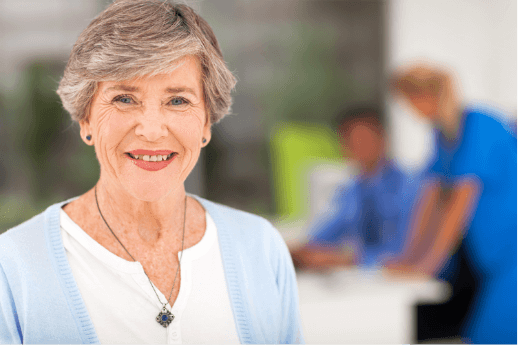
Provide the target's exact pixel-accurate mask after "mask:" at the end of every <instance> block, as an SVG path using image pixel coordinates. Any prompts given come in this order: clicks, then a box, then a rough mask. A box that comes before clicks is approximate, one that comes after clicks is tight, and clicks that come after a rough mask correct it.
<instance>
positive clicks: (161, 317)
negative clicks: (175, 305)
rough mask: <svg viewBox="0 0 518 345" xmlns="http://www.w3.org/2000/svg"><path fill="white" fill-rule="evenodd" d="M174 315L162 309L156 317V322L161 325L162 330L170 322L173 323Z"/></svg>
mask: <svg viewBox="0 0 518 345" xmlns="http://www.w3.org/2000/svg"><path fill="white" fill-rule="evenodd" d="M173 319H174V315H173V314H171V312H170V311H169V310H167V309H166V308H165V307H164V308H163V309H162V311H161V312H160V314H158V316H157V317H156V322H158V323H159V324H161V325H162V326H163V327H164V328H167V326H169V324H170V323H171V322H173Z"/></svg>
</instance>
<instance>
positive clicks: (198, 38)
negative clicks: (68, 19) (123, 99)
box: [57, 0, 236, 123]
mask: <svg viewBox="0 0 518 345" xmlns="http://www.w3.org/2000/svg"><path fill="white" fill-rule="evenodd" d="M188 55H193V56H196V57H197V58H198V60H199V61H200V63H201V69H202V84H203V92H204V97H205V106H206V109H207V113H208V115H210V121H211V123H216V122H218V121H219V120H221V119H222V118H223V117H224V116H225V115H227V114H228V113H229V112H230V107H231V105H232V97H231V96H230V92H231V91H232V89H233V88H234V86H235V84H236V78H235V77H234V75H233V74H232V72H230V70H229V69H228V67H227V65H226V63H225V61H224V60H223V54H222V53H221V49H220V47H219V44H218V41H217V39H216V36H215V35H214V32H213V31H212V29H211V27H210V26H209V24H208V23H207V22H206V21H205V20H204V19H203V18H202V17H200V16H199V15H198V14H196V13H195V12H194V10H193V9H192V8H190V7H189V6H187V5H184V4H175V3H172V2H170V1H167V0H165V1H161V0H118V1H115V2H114V3H112V4H111V5H110V6H109V7H108V8H106V9H105V10H104V11H103V12H101V13H100V14H99V15H98V16H97V17H96V18H95V19H94V20H93V21H92V22H91V23H90V25H88V27H87V28H86V29H85V30H84V31H83V32H82V33H81V35H80V36H79V38H78V39H77V42H76V43H75V44H74V47H73V48H72V52H71V54H70V58H69V60H68V63H67V66H66V68H65V73H64V75H63V78H62V79H61V82H60V83H59V88H58V90H57V93H58V95H59V96H60V97H61V102H62V103H63V107H64V108H65V109H66V110H67V111H68V112H69V113H70V116H71V117H72V120H74V121H77V122H80V121H82V120H85V119H87V117H88V115H89V111H90V105H91V102H92V99H93V97H94V95H95V93H96V92H97V84H98V82H101V81H122V80H128V79H132V78H136V77H142V76H145V75H157V74H163V73H168V72H171V71H172V70H174V68H175V67H176V64H175V62H177V61H178V60H179V59H181V58H183V57H185V56H188Z"/></svg>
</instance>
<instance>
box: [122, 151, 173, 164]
mask: <svg viewBox="0 0 518 345" xmlns="http://www.w3.org/2000/svg"><path fill="white" fill-rule="evenodd" d="M125 154H126V155H128V156H129V157H130V158H133V159H135V160H141V161H145V162H162V161H168V160H171V159H172V158H173V157H174V156H175V155H177V154H178V153H177V152H171V153H170V154H168V155H153V156H150V155H132V154H131V153H129V152H126V153H125Z"/></svg>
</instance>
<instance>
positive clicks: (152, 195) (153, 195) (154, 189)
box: [124, 183, 172, 202]
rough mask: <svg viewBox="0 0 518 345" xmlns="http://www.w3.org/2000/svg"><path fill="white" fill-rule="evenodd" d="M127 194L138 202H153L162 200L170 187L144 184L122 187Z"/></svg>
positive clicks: (169, 190)
mask: <svg viewBox="0 0 518 345" xmlns="http://www.w3.org/2000/svg"><path fill="white" fill-rule="evenodd" d="M124 187H125V189H126V191H127V192H128V194H130V195H131V196H133V197H134V198H135V199H138V200H140V201H147V202H155V201H160V200H161V199H164V198H165V197H166V196H167V195H169V193H170V192H171V189H172V186H164V185H156V184H152V185H147V184H146V183H136V184H133V185H129V186H128V185H126V186H124Z"/></svg>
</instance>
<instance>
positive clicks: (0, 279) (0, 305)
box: [0, 264, 23, 344]
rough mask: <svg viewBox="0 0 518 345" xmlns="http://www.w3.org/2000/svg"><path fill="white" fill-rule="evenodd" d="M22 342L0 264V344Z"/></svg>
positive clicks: (12, 299) (12, 298) (8, 289)
mask: <svg viewBox="0 0 518 345" xmlns="http://www.w3.org/2000/svg"><path fill="white" fill-rule="evenodd" d="M22 342H23V335H22V329H21V327H20V322H19V319H18V315H17V312H16V306H15V303H14V297H13V293H12V291H11V287H10V286H9V283H8V281H7V277H6V275H5V272H4V269H3V267H2V265H1V264H0V344H21V343H22Z"/></svg>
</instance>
